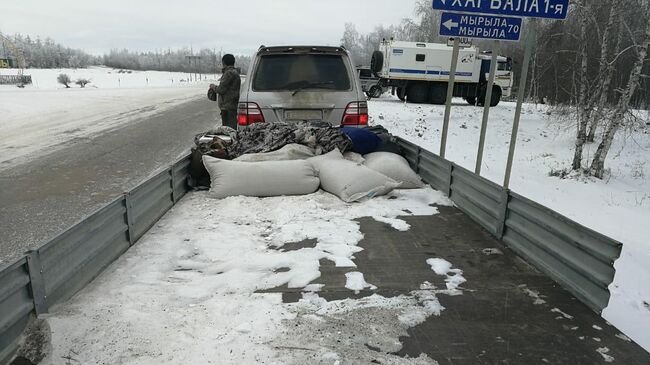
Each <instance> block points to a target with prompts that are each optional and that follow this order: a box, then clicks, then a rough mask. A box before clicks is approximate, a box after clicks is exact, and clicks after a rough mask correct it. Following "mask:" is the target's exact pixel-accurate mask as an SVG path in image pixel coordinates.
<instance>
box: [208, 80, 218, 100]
mask: <svg viewBox="0 0 650 365" xmlns="http://www.w3.org/2000/svg"><path fill="white" fill-rule="evenodd" d="M208 99H210V100H212V101H217V87H216V86H214V85H213V84H210V88H209V89H208Z"/></svg>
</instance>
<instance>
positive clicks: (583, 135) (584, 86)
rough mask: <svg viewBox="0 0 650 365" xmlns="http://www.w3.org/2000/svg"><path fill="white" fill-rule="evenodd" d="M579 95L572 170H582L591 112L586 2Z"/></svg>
mask: <svg viewBox="0 0 650 365" xmlns="http://www.w3.org/2000/svg"><path fill="white" fill-rule="evenodd" d="M580 8H581V12H580V59H581V62H580V95H578V135H577V137H576V146H575V153H574V155H573V166H572V167H573V169H574V170H580V168H582V150H583V147H584V145H585V142H586V141H587V123H589V114H590V112H591V110H590V108H589V103H588V100H589V98H588V95H587V93H588V92H589V80H588V73H589V70H588V66H589V64H588V60H589V55H588V53H587V28H588V26H589V15H588V10H587V0H580Z"/></svg>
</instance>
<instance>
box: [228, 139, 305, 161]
mask: <svg viewBox="0 0 650 365" xmlns="http://www.w3.org/2000/svg"><path fill="white" fill-rule="evenodd" d="M310 157H314V151H313V150H312V149H311V148H309V147H307V146H305V145H302V144H297V143H292V144H288V145H286V146H284V147H282V148H280V149H279V150H277V151H273V152H266V153H249V154H246V155H241V156H239V157H237V158H236V159H234V160H233V161H242V162H259V161H290V160H305V159H308V158H310Z"/></svg>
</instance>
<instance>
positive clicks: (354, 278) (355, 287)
mask: <svg viewBox="0 0 650 365" xmlns="http://www.w3.org/2000/svg"><path fill="white" fill-rule="evenodd" d="M345 278H346V282H345V287H346V288H348V289H350V290H352V291H354V293H355V294H359V293H360V292H361V291H362V290H364V289H370V290H376V289H377V287H376V286H374V285H372V284H368V283H367V282H366V279H364V277H363V274H362V273H360V272H358V271H354V272H349V273H346V274H345Z"/></svg>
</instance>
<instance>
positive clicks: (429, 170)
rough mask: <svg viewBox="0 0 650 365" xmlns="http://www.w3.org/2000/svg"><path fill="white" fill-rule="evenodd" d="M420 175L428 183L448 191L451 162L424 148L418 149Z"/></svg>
mask: <svg viewBox="0 0 650 365" xmlns="http://www.w3.org/2000/svg"><path fill="white" fill-rule="evenodd" d="M418 172H419V174H420V177H422V179H423V180H424V181H425V182H426V183H427V184H429V185H431V186H433V187H434V188H435V189H437V190H440V191H442V192H445V193H448V192H449V186H450V184H451V163H450V162H449V161H447V160H444V159H442V158H440V157H439V156H438V155H436V154H434V153H431V152H429V151H426V150H421V151H420V158H419V163H418Z"/></svg>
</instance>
